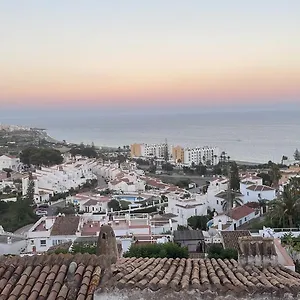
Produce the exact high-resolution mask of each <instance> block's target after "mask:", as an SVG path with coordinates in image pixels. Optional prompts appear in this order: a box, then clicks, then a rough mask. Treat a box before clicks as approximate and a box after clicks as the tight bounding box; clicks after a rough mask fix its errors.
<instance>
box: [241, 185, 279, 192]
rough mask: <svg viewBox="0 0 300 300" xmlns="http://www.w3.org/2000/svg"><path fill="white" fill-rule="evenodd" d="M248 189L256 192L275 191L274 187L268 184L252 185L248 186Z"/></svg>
mask: <svg viewBox="0 0 300 300" xmlns="http://www.w3.org/2000/svg"><path fill="white" fill-rule="evenodd" d="M246 189H247V190H251V191H255V192H263V191H274V189H273V188H271V187H269V186H266V185H256V184H254V185H250V186H248V187H247V188H246Z"/></svg>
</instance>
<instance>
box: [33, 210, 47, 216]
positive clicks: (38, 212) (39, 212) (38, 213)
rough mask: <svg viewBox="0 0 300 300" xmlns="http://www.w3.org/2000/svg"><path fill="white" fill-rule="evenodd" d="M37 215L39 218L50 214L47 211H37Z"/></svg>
mask: <svg viewBox="0 0 300 300" xmlns="http://www.w3.org/2000/svg"><path fill="white" fill-rule="evenodd" d="M35 214H36V215H37V216H43V217H44V216H47V215H48V213H47V212H46V211H45V210H37V211H36V212H35Z"/></svg>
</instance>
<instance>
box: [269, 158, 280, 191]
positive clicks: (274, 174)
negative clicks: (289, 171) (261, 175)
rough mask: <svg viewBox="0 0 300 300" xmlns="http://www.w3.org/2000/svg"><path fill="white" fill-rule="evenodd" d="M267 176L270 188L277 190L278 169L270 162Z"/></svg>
mask: <svg viewBox="0 0 300 300" xmlns="http://www.w3.org/2000/svg"><path fill="white" fill-rule="evenodd" d="M269 175H270V177H271V182H272V187H273V188H275V189H278V186H279V179H280V178H281V173H280V169H279V167H278V165H277V164H275V163H273V162H270V171H269Z"/></svg>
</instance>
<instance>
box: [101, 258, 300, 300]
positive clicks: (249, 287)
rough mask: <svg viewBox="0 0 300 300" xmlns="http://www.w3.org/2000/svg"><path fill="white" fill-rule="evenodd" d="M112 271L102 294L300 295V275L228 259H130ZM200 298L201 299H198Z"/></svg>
mask: <svg viewBox="0 0 300 300" xmlns="http://www.w3.org/2000/svg"><path fill="white" fill-rule="evenodd" d="M112 269H113V274H114V275H113V277H112V278H111V280H110V282H109V284H108V285H106V287H102V289H101V291H102V292H105V291H109V292H114V291H118V289H124V288H126V289H127V291H126V294H127V295H128V297H129V298H130V294H129V293H130V292H131V291H134V290H135V289H134V288H138V289H139V290H142V291H146V290H151V291H152V293H153V292H159V291H160V290H161V291H162V292H163V293H164V292H165V291H166V290H170V293H171V292H172V290H173V291H176V292H182V291H186V290H191V289H197V290H198V292H199V293H200V292H201V293H202V292H203V293H207V292H217V294H215V296H217V295H218V293H219V294H223V295H227V293H228V292H230V293H236V294H238V295H239V297H242V295H243V293H244V295H247V296H249V295H252V294H251V293H253V294H255V293H258V294H259V293H260V292H274V291H283V292H288V293H290V292H292V293H299V292H300V274H297V273H295V272H293V271H290V270H287V269H285V268H284V267H281V266H278V267H271V266H270V267H268V268H258V267H255V266H245V267H244V268H243V267H242V266H240V265H239V264H238V263H237V262H236V261H235V260H228V259H225V260H221V259H217V260H216V259H179V258H177V259H172V258H169V259H167V258H156V259H154V258H151V259H148V258H142V259H140V258H139V259H136V258H130V259H124V260H122V261H121V262H120V263H119V262H117V263H116V264H115V265H114V266H113V267H112ZM116 288H117V289H116ZM137 293H138V292H137ZM139 293H141V291H140V292H139ZM163 293H162V294H161V295H164V294H163ZM151 295H153V294H151ZM152 297H153V298H155V297H154V296H152ZM176 297H177V298H176ZM176 297H175V298H174V297H173V298H171V297H170V299H182V298H181V297H180V295H179V294H177V296H176ZM145 298H146V297H145ZM200 298H201V296H200V295H199V298H197V299H200ZM250 298H251V296H250V297H249V299H250ZM279 298H281V297H279ZM155 299H156V298H155ZM192 299H196V298H192ZM201 299H202V298H201ZM203 299H205V297H203Z"/></svg>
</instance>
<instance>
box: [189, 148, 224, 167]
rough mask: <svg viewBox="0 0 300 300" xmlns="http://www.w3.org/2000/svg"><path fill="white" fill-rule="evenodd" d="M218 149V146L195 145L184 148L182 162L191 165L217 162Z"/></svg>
mask: <svg viewBox="0 0 300 300" xmlns="http://www.w3.org/2000/svg"><path fill="white" fill-rule="evenodd" d="M219 155H220V150H219V148H218V147H208V146H205V147H196V148H185V149H184V164H185V165H188V166H191V165H192V164H195V165H199V164H200V163H202V164H203V165H216V164H218V163H219Z"/></svg>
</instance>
